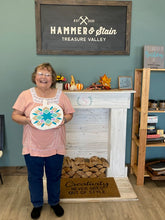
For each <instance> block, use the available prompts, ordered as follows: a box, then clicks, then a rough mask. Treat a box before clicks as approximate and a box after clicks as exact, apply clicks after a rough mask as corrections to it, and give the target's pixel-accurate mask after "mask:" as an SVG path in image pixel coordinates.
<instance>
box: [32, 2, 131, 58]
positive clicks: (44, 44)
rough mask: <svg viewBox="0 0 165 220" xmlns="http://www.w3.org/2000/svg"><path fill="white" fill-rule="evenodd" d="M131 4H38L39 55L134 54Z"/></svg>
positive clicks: (37, 33)
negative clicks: (131, 37)
mask: <svg viewBox="0 0 165 220" xmlns="http://www.w3.org/2000/svg"><path fill="white" fill-rule="evenodd" d="M131 9H132V2H131V1H102V0H96V1H92V0H83V1H82V0H77V1H72V0H61V1H59V0H35V11H36V40H37V54H72V55H74V54H80V55H88V54H98V55H101V54H103V55H106V54H120V55H128V54H129V53H130V32H131Z"/></svg>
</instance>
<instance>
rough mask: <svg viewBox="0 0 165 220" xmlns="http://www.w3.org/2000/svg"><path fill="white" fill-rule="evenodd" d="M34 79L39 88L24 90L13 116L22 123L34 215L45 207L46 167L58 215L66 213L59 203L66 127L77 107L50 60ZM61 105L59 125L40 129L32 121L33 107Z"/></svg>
mask: <svg viewBox="0 0 165 220" xmlns="http://www.w3.org/2000/svg"><path fill="white" fill-rule="evenodd" d="M32 82H34V83H35V84H36V87H33V88H31V89H28V90H25V91H23V92H22V93H21V94H20V95H19V96H18V98H17V100H16V102H15V104H14V106H13V109H14V110H13V113H12V119H13V120H14V121H15V122H17V123H19V124H22V125H23V127H24V129H23V150H22V154H23V155H24V157H25V162H26V166H27V170H28V181H29V190H30V196H31V202H32V204H33V206H34V207H33V209H32V212H31V217H32V218H33V219H37V218H39V217H40V213H41V210H42V206H43V174H44V168H45V172H46V178H47V192H48V203H49V204H50V206H51V207H52V209H53V210H54V212H55V214H56V215H57V216H58V217H60V216H62V215H63V214H64V210H63V208H62V207H61V206H60V204H59V200H60V179H61V171H62V164H63V157H64V154H65V126H64V124H65V123H67V122H68V121H70V120H71V119H72V117H73V112H74V109H73V107H72V105H71V103H70V101H69V99H68V98H67V96H66V95H65V94H64V93H63V92H62V91H61V90H58V89H56V88H55V84H56V72H55V71H54V69H53V68H52V66H51V65H50V64H49V63H43V64H41V65H39V66H37V67H36V68H35V71H34V72H33V73H32ZM44 100H46V101H47V104H50V103H51V104H53V103H54V104H58V105H59V106H60V107H61V108H62V109H63V112H64V119H63V122H62V124H61V125H60V126H59V127H57V128H52V129H49V130H39V129H37V128H35V127H34V126H33V125H32V123H31V121H30V112H31V110H32V109H33V108H34V107H36V106H40V105H42V104H43V101H44Z"/></svg>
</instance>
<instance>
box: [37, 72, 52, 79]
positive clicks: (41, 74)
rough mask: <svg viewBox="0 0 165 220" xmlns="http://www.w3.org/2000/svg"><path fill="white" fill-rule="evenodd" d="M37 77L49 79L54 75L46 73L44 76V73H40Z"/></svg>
mask: <svg viewBox="0 0 165 220" xmlns="http://www.w3.org/2000/svg"><path fill="white" fill-rule="evenodd" d="M37 75H38V76H45V77H48V78H49V77H51V76H52V74H50V73H45V74H43V73H41V72H38V73H37Z"/></svg>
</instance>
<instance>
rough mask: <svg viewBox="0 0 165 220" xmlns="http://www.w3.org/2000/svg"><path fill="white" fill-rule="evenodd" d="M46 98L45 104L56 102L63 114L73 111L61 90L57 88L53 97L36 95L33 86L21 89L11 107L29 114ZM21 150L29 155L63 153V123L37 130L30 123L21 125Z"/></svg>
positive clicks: (43, 155)
mask: <svg viewBox="0 0 165 220" xmlns="http://www.w3.org/2000/svg"><path fill="white" fill-rule="evenodd" d="M44 100H46V101H47V104H48V105H49V104H58V105H59V106H60V107H61V108H62V109H63V111H64V115H65V114H69V113H73V112H74V109H73V107H72V105H71V102H70V100H69V98H68V97H67V96H66V95H65V94H64V93H63V92H62V91H61V90H57V93H56V96H55V97H53V98H42V97H38V96H37V94H36V91H35V88H34V87H33V88H31V89H28V90H25V91H23V92H22V93H21V94H20V95H19V96H18V98H17V100H16V102H15V104H14V105H13V109H16V110H19V111H21V112H23V113H24V114H25V116H28V117H29V116H30V112H31V110H32V109H33V108H34V107H36V106H40V105H42V104H43V101H44ZM22 143H23V150H22V154H23V155H25V154H30V155H31V156H40V157H48V156H52V155H55V154H61V155H64V154H65V143H66V133H65V125H61V126H59V127H57V128H52V129H49V130H39V129H37V128H35V127H31V126H30V125H28V124H27V125H24V126H23V140H22Z"/></svg>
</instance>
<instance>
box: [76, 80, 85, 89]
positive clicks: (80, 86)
mask: <svg viewBox="0 0 165 220" xmlns="http://www.w3.org/2000/svg"><path fill="white" fill-rule="evenodd" d="M76 88H77V90H82V89H83V88H84V85H83V84H82V83H80V82H78V83H76Z"/></svg>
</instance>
